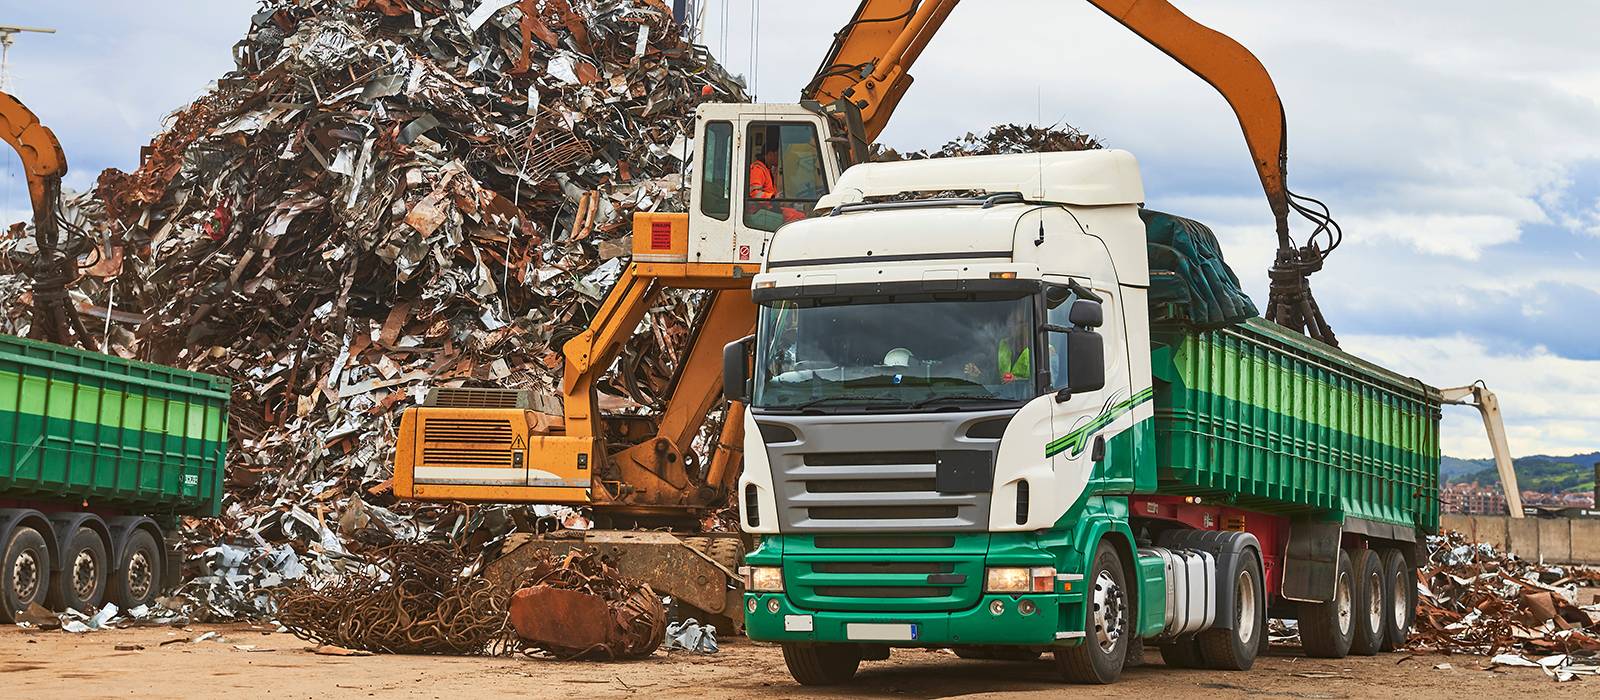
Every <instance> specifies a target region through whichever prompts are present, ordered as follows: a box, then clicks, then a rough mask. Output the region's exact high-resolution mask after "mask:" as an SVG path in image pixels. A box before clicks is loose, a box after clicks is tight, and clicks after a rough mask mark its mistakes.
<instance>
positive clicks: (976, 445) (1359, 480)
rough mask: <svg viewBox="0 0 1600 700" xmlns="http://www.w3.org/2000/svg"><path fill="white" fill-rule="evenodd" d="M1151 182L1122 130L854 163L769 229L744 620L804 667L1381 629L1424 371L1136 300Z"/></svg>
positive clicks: (1403, 524)
mask: <svg viewBox="0 0 1600 700" xmlns="http://www.w3.org/2000/svg"><path fill="white" fill-rule="evenodd" d="M933 193H937V194H933ZM1144 201H1145V196H1144V189H1143V185H1142V183H1141V180H1140V176H1139V169H1138V165H1137V163H1136V161H1135V160H1134V158H1133V156H1131V155H1130V154H1128V153H1126V152H1123V151H1116V150H1103V151H1088V152H1081V153H1057V154H1028V155H1015V156H988V157H976V158H956V159H947V160H930V161H918V162H911V163H886V164H872V165H863V166H857V167H855V168H852V169H850V170H848V171H846V172H845V173H844V174H843V176H842V177H841V178H840V180H839V181H838V183H837V186H836V187H834V188H833V191H832V192H831V193H830V194H828V195H827V196H826V197H824V198H823V199H822V201H821V202H819V204H818V207H817V215H816V216H815V217H813V218H810V219H807V220H805V221H800V222H796V223H792V224H789V225H788V226H786V227H784V228H783V229H781V230H780V231H779V232H778V233H776V234H774V235H773V236H772V237H771V238H770V239H769V240H768V242H767V245H766V249H765V250H764V251H763V255H764V265H763V268H762V272H761V273H760V274H759V275H758V276H757V277H755V278H754V280H753V298H754V300H755V301H756V302H757V303H758V304H759V305H760V315H759V321H758V323H757V328H756V333H755V334H754V335H753V336H751V337H750V338H746V339H744V340H742V341H740V342H738V343H734V344H732V345H729V346H728V348H727V349H726V354H725V357H724V360H725V377H724V379H725V382H726V389H725V390H726V393H727V394H728V395H729V396H730V397H732V398H735V399H738V400H743V401H746V402H748V404H749V408H750V410H749V411H748V413H747V414H746V418H745V427H746V430H745V436H746V437H745V450H744V455H745V461H744V472H743V474H742V476H741V478H740V481H739V486H738V495H739V505H740V512H741V518H742V526H743V528H744V530H745V531H746V532H749V533H753V534H755V535H758V536H759V539H760V544H759V546H758V547H757V548H756V549H755V550H754V551H753V552H751V553H750V554H749V555H748V556H747V558H746V564H747V566H746V568H745V569H744V574H745V583H746V587H747V592H746V594H745V601H744V602H745V609H746V616H745V621H746V624H747V626H748V632H749V635H750V637H751V638H752V639H755V640H763V641H773V642H781V643H782V645H783V650H784V657H785V660H786V661H787V662H788V666H789V669H790V671H791V673H792V674H793V675H794V677H795V678H796V679H797V680H798V681H800V682H801V683H805V684H830V683H840V682H844V681H846V680H848V679H850V678H851V677H852V676H853V675H854V674H855V672H856V670H857V667H858V665H859V664H860V662H861V661H862V660H872V659H883V658H887V655H888V654H889V650H890V649H891V648H912V647H950V648H953V649H954V650H955V651H956V653H957V654H958V655H960V656H963V657H968V658H1031V657H1037V656H1039V655H1040V654H1041V653H1046V652H1049V653H1053V654H1054V660H1055V663H1056V665H1057V667H1058V669H1059V670H1060V672H1061V674H1062V675H1063V676H1064V677H1065V678H1066V679H1068V680H1072V681H1078V682H1093V683H1107V682H1111V681H1114V680H1115V679H1116V678H1117V677H1118V675H1119V674H1120V673H1121V671H1122V669H1123V666H1124V665H1125V664H1126V663H1128V660H1129V659H1130V658H1134V657H1137V656H1138V655H1140V654H1142V651H1143V649H1144V647H1145V646H1146V645H1156V646H1159V648H1160V650H1161V655H1162V657H1163V659H1164V661H1165V663H1166V664H1167V665H1169V666H1183V667H1204V668H1217V669H1247V668H1249V667H1250V666H1251V664H1252V663H1253V661H1254V659H1255V658H1256V656H1257V655H1258V653H1259V652H1260V650H1261V649H1262V648H1264V646H1265V644H1266V633H1265V622H1266V620H1267V618H1268V617H1280V618H1293V619H1298V620H1299V629H1300V634H1301V637H1302V639H1303V642H1304V647H1305V650H1306V651H1307V652H1308V653H1310V654H1313V655H1317V656H1326V657H1340V656H1344V655H1345V654H1347V653H1355V654H1373V653H1377V652H1378V651H1379V650H1383V649H1390V648H1393V647H1394V646H1396V645H1398V644H1401V643H1403V641H1404V638H1405V635H1406V631H1407V629H1408V627H1409V625H1410V623H1411V619H1412V615H1413V610H1414V607H1415V605H1414V596H1415V593H1416V586H1415V585H1414V584H1415V569H1416V566H1417V563H1418V556H1417V552H1418V547H1419V546H1420V545H1421V543H1422V542H1423V539H1424V536H1425V535H1427V534H1430V533H1433V532H1435V531H1436V529H1437V526H1438V466H1439V419H1440V406H1441V402H1442V398H1441V394H1440V392H1439V390H1437V389H1435V388H1433V387H1430V386H1428V385H1426V384H1424V383H1422V382H1420V381H1417V380H1416V379H1412V378H1408V377H1404V376H1401V375H1399V374H1396V373H1394V372H1391V371H1388V370H1386V369H1384V368H1382V367H1378V366H1376V365H1374V364H1371V363H1369V362H1366V361H1363V360H1361V359H1359V358H1356V357H1353V356H1351V355H1349V354H1346V353H1344V352H1341V351H1339V350H1338V349H1336V348H1333V347H1331V346H1328V345H1324V344H1321V343H1318V342H1315V341H1313V340H1310V339H1307V338H1305V337H1303V336H1300V335H1298V334H1295V333H1292V332H1289V331H1287V330H1285V329H1283V328H1282V327H1279V326H1276V325H1275V324H1272V323H1269V322H1266V321H1264V320H1261V319H1259V318H1250V319H1246V320H1235V321H1232V322H1226V323H1221V324H1216V323H1212V324H1197V323H1195V322H1194V321H1193V319H1192V317H1188V318H1186V317H1185V316H1184V315H1183V314H1175V313H1172V309H1171V308H1169V306H1170V305H1166V304H1162V303H1155V304H1152V303H1151V301H1150V299H1151V294H1150V290H1151V284H1152V271H1151V269H1150V257H1149V251H1148V250H1147V243H1149V238H1150V236H1149V234H1147V231H1149V230H1153V229H1152V227H1153V226H1155V225H1156V223H1157V222H1158V221H1159V222H1161V223H1163V224H1164V225H1168V226H1170V225H1174V222H1176V224H1177V225H1180V226H1188V225H1189V222H1187V221H1186V220H1182V219H1177V218H1176V217H1167V216H1165V215H1159V214H1154V213H1152V212H1148V211H1145V210H1143V209H1142V208H1141V205H1142V203H1143V202H1144ZM1191 262H1194V261H1191ZM1200 262H1206V261H1200ZM1208 264H1209V263H1208ZM1180 267H1181V266H1180ZM1170 272H1171V271H1166V273H1170ZM1166 273H1164V274H1166ZM1178 273H1179V274H1182V273H1183V270H1181V269H1180V270H1179V271H1178ZM1203 295H1204V294H1202V296H1203Z"/></svg>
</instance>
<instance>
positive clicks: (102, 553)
mask: <svg viewBox="0 0 1600 700" xmlns="http://www.w3.org/2000/svg"><path fill="white" fill-rule="evenodd" d="M55 578H56V580H55V585H53V586H51V587H50V608H51V609H52V610H66V609H67V608H72V609H74V610H77V611H79V612H84V613H87V612H90V611H92V610H95V609H97V608H99V607H100V605H101V604H102V603H104V602H105V601H106V587H107V584H108V583H109V581H110V579H111V558H110V557H109V556H106V544H105V542H104V541H102V540H101V539H100V533H98V532H95V531H94V530H91V529H89V528H86V527H80V528H78V531H77V532H75V533H73V535H72V540H71V541H70V542H68V543H67V549H66V551H63V552H62V553H61V573H60V575H58V576H56V577H55Z"/></svg>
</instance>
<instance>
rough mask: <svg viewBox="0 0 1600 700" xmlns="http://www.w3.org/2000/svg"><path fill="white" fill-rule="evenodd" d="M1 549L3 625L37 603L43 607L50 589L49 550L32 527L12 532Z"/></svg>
mask: <svg viewBox="0 0 1600 700" xmlns="http://www.w3.org/2000/svg"><path fill="white" fill-rule="evenodd" d="M5 545H6V546H5V548H4V549H0V621H3V622H13V621H15V620H16V619H17V616H18V615H21V614H22V612H23V611H25V610H27V609H28V606H29V605H32V604H34V603H39V604H41V605H42V604H44V599H45V596H46V595H47V594H48V593H49V586H50V546H49V545H47V544H45V541H44V536H43V535H40V534H39V531H38V530H35V529H33V528H31V527H19V528H17V529H15V530H12V531H11V537H10V538H9V541H7V542H6V543H5Z"/></svg>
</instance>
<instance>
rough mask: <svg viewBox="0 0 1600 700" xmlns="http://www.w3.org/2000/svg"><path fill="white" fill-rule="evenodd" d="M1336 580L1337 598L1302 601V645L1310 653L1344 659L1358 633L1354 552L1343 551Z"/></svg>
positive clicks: (1311, 654) (1335, 595)
mask: <svg viewBox="0 0 1600 700" xmlns="http://www.w3.org/2000/svg"><path fill="white" fill-rule="evenodd" d="M1338 561H1339V563H1338V567H1337V569H1335V571H1336V573H1335V574H1334V579H1333V599H1332V600H1329V601H1328V602H1326V603H1301V604H1300V644H1301V646H1302V647H1304V648H1305V652H1306V654H1307V655H1310V656H1320V657H1322V658H1327V659H1342V658H1344V657H1345V655H1346V654H1349V653H1350V641H1351V638H1352V637H1353V636H1354V632H1355V615H1356V609H1355V581H1354V578H1355V577H1354V575H1353V574H1351V572H1350V553H1349V552H1346V551H1344V550H1343V549H1341V550H1339V560H1338Z"/></svg>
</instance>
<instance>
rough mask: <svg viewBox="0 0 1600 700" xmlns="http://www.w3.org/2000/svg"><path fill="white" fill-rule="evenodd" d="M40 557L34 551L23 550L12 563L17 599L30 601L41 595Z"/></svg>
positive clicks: (12, 584) (12, 583)
mask: <svg viewBox="0 0 1600 700" xmlns="http://www.w3.org/2000/svg"><path fill="white" fill-rule="evenodd" d="M42 573H43V572H41V571H39V559H38V557H36V556H35V555H34V553H33V552H23V553H22V556H19V557H17V560H16V561H15V562H12V564H11V587H12V589H13V590H14V591H15V593H16V594H17V599H18V600H21V601H24V602H29V601H32V600H34V599H35V597H37V596H38V595H39V584H40V582H41V579H40V575H41V574H42Z"/></svg>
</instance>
